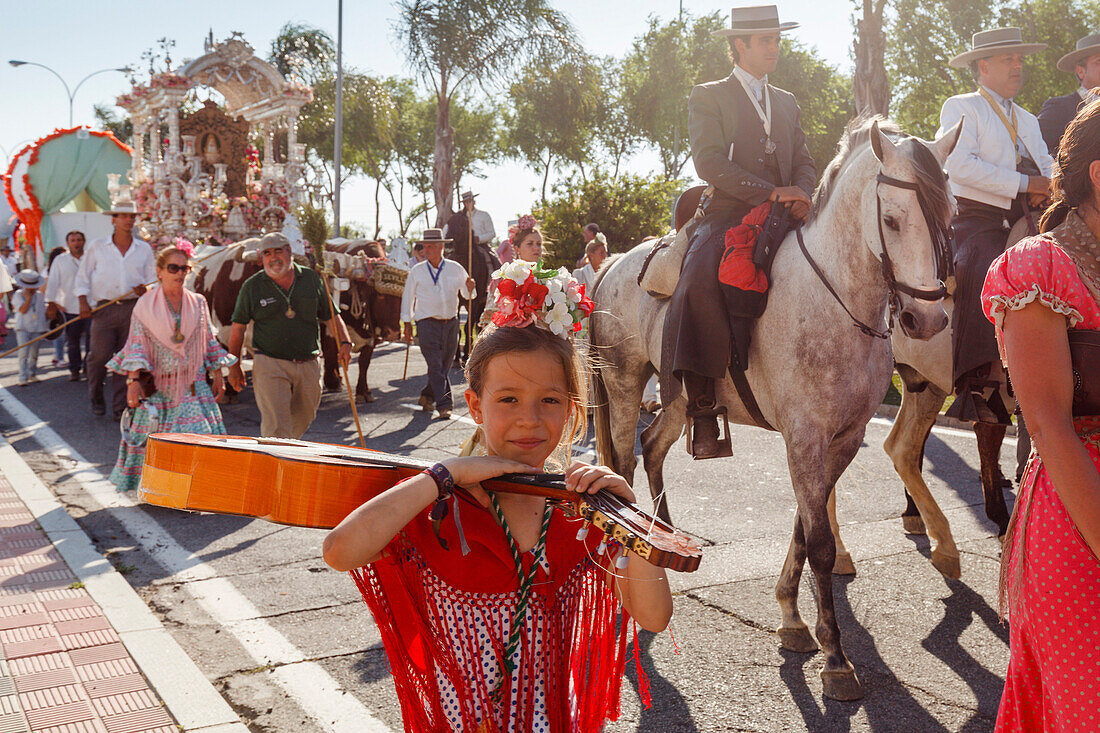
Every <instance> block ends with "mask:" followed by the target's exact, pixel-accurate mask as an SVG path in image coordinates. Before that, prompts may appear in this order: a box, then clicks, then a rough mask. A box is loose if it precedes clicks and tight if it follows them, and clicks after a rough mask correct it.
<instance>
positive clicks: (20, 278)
mask: <svg viewBox="0 0 1100 733" xmlns="http://www.w3.org/2000/svg"><path fill="white" fill-rule="evenodd" d="M43 281H44V278H43V277H42V273H40V272H38V271H37V270H32V269H30V268H29V267H28V268H27V269H26V270H20V271H19V274H17V275H16V276H15V284H16V285H18V286H19V287H21V288H37V287H41V285H42V283H43Z"/></svg>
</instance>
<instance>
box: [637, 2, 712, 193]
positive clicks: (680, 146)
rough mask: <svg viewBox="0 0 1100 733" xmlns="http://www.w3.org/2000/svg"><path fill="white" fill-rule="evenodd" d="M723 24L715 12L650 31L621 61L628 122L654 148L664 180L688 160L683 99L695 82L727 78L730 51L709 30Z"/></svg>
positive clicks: (654, 25)
mask: <svg viewBox="0 0 1100 733" xmlns="http://www.w3.org/2000/svg"><path fill="white" fill-rule="evenodd" d="M723 25H724V21H723V19H722V16H721V14H719V13H717V12H715V13H712V14H710V15H705V16H703V17H701V18H697V19H695V20H692V19H691V18H690V16H688V17H687V18H686V20H685V21H684V22H681V21H679V20H673V21H671V22H669V23H667V24H664V25H661V23H660V21H659V20H658V19H657V18H656V17H650V19H649V29H648V30H647V31H646V32H645V34H643V35H642V36H641V37H639V38H638V39H636V40H635V41H634V44H633V46H632V47H631V50H630V51H629V52H628V53H627V55H626V58H625V59H624V60H623V68H622V98H623V100H624V103H625V106H626V113H627V116H628V118H629V120H630V122H631V123H632V124H633V125H634V127H635V128H636V129H637V130H638V133H639V134H640V135H641V137H642V139H644V140H645V141H646V142H647V143H649V144H650V145H651V146H652V147H653V148H655V149H656V150H657V153H658V155H659V156H660V159H661V167H662V169H663V172H664V176H665V178H669V179H671V178H676V177H677V176H679V175H680V171H681V169H682V168H683V166H684V163H686V162H687V160H688V158H689V157H690V156H691V151H690V149H689V145H688V136H687V122H688V111H687V99H688V95H689V94H690V93H691V88H692V87H693V86H695V85H696V84H700V83H703V82H707V81H713V80H715V79H722V78H725V77H726V76H728V75H729V73H730V70H731V68H732V65H731V64H730V61H729V58H728V56H727V53H726V49H727V48H728V47H729V46H728V44H727V43H726V41H725V40H724V39H723V38H721V37H715V36H712V35H711V32H712V31H715V30H717V29H719V28H721V27H722V26H723Z"/></svg>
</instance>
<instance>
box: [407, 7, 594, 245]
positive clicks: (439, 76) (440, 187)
mask: <svg viewBox="0 0 1100 733" xmlns="http://www.w3.org/2000/svg"><path fill="white" fill-rule="evenodd" d="M397 9H398V20H397V22H396V23H395V25H394V32H395V35H396V36H397V38H398V39H399V40H400V42H401V45H402V46H403V48H404V51H405V59H406V61H407V62H408V64H409V66H411V67H412V68H414V69H418V70H419V72H420V74H421V77H422V78H423V79H424V82H425V83H426V84H427V85H428V86H429V87H430V88H431V90H432V92H433V94H434V96H435V102H436V125H435V150H434V154H433V169H432V192H433V195H434V198H435V207H436V223H437V224H438V225H439V226H442V225H443V224H444V223H445V221H446V219H447V216H448V215H449V214H450V212H451V206H452V202H453V196H454V152H455V139H454V136H455V129H454V127H453V123H452V121H451V100H452V99H453V98H454V97H455V95H456V94H459V93H462V92H465V91H466V90H467V88H468V87H471V86H473V85H477V86H481V87H488V86H491V85H496V84H500V83H502V82H504V81H506V80H508V79H509V77H510V76H512V75H513V72H515V70H516V69H518V68H521V67H522V66H523V65H525V64H526V62H527V61H529V60H530V59H535V58H568V57H570V56H574V55H577V54H578V53H579V49H578V46H577V42H576V40H575V34H574V31H573V28H572V26H571V25H570V23H569V21H568V20H566V18H565V16H564V15H563V14H561V13H560V12H558V11H557V10H554V9H553V8H552V7H551V6H550V3H549V1H548V0H508V1H507V2H485V1H484V0H399V2H398V3H397Z"/></svg>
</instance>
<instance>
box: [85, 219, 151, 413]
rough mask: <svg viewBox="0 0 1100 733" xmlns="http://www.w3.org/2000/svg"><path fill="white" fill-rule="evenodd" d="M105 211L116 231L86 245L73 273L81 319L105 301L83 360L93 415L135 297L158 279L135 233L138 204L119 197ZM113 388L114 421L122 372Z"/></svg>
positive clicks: (122, 404)
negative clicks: (109, 362)
mask: <svg viewBox="0 0 1100 733" xmlns="http://www.w3.org/2000/svg"><path fill="white" fill-rule="evenodd" d="M105 213H107V214H109V215H110V216H111V225H112V226H113V227H114V232H113V233H112V234H111V236H109V237H101V238H100V239H94V240H92V242H91V243H89V244H88V246H87V248H86V250H85V252H84V256H83V257H81V258H80V266H79V267H78V268H77V271H76V277H74V278H73V294H74V295H75V296H76V297H77V303H78V304H79V308H80V316H81V317H82V318H87V317H88V316H89V315H90V314H91V312H92V308H99V307H100V306H106V307H104V308H102V309H100V310H98V311H96V312H95V315H93V316H92V324H91V326H90V327H89V331H88V355H87V358H86V361H85V364H86V374H87V375H88V397H89V399H90V400H91V403H92V412H93V413H94V414H96V415H103V414H104V413H106V411H107V403H106V401H105V400H104V396H103V386H104V382H105V380H106V379H107V362H108V360H110V358H111V357H112V356H114V355H115V353H116V352H117V351H118V350H119V349H121V348H122V347H123V346H124V345H125V344H126V338H127V337H128V336H129V335H130V315H131V314H132V313H133V312H134V305H135V304H136V303H137V299H138V298H139V297H140V296H141V295H143V294H144V293H145V284H146V283H151V282H154V281H155V280H156V279H157V267H156V263H155V261H154V259H153V248H152V247H150V246H149V244H148V243H147V242H145V241H143V240H141V239H137V238H136V237H134V235H133V231H134V224H135V223H136V222H137V207H136V206H134V204H133V202H132V201H120V202H118V203H116V204H115V205H114V206H112V207H111V210H110V211H107V212H105ZM112 301H117V302H114V303H112ZM108 303H110V305H107V304H108ZM111 392H112V394H111V405H112V408H113V414H114V416H115V419H116V420H117V419H118V418H120V417H121V416H122V411H123V410H125V409H126V377H125V376H123V375H122V374H114V375H113V376H112V377H111Z"/></svg>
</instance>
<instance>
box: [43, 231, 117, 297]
mask: <svg viewBox="0 0 1100 733" xmlns="http://www.w3.org/2000/svg"><path fill="white" fill-rule="evenodd" d="M131 246H132V245H131ZM79 269H80V260H79V259H77V258H76V257H73V254H72V252H62V253H61V254H59V255H58V256H57V257H55V258H54V261H53V264H52V265H50V274H49V277H48V279H47V280H46V302H47V303H57V305H58V307H59V308H61V310H63V311H65V312H66V313H79V312H80V299H79V298H78V297H77V295H76V293H74V292H73V285H74V284H75V281H76V271H77V270H79ZM89 305H91V304H90V303H89Z"/></svg>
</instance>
